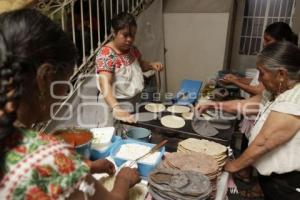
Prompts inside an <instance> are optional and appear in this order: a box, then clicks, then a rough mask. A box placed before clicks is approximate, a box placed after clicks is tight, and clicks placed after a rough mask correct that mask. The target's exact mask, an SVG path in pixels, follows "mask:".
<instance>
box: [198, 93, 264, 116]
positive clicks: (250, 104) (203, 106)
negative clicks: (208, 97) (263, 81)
mask: <svg viewBox="0 0 300 200" xmlns="http://www.w3.org/2000/svg"><path fill="white" fill-rule="evenodd" d="M261 98H262V96H261V95H256V96H253V97H251V98H249V99H245V100H231V101H219V102H217V101H214V102H208V103H199V104H198V105H197V106H196V110H198V111H199V112H200V113H202V112H204V111H205V110H207V109H209V108H214V109H219V110H223V111H225V112H229V113H234V114H238V113H242V114H243V115H251V114H257V113H258V112H259V105H260V102H261Z"/></svg>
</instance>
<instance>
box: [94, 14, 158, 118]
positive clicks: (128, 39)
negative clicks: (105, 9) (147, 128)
mask: <svg viewBox="0 0 300 200" xmlns="http://www.w3.org/2000/svg"><path fill="white" fill-rule="evenodd" d="M136 30H137V24H136V21H135V18H134V16H132V15H131V14H128V13H120V14H118V15H117V16H116V17H115V18H113V19H112V31H113V40H112V41H110V42H109V43H107V44H106V45H104V46H103V47H102V48H101V49H100V51H99V53H98V55H97V58H96V73H97V77H98V78H97V85H98V88H99V90H100V91H101V97H103V98H104V100H105V102H106V104H108V106H109V108H110V109H111V110H112V111H113V116H114V118H116V119H118V120H122V121H126V122H130V123H131V122H134V117H133V116H132V115H130V114H129V112H128V111H126V110H124V108H122V107H121V106H120V104H119V102H120V101H124V100H126V101H128V102H130V103H134V101H133V99H137V98H136V97H137V96H138V95H139V94H140V93H141V92H142V90H143V88H144V78H143V73H142V72H143V71H149V70H156V71H160V70H162V69H163V65H162V64H161V63H160V62H147V61H144V60H142V58H141V53H140V52H139V50H138V49H137V48H136V47H135V46H133V42H134V39H135V34H136ZM105 114H109V113H105ZM106 117H107V118H110V116H109V115H108V116H106Z"/></svg>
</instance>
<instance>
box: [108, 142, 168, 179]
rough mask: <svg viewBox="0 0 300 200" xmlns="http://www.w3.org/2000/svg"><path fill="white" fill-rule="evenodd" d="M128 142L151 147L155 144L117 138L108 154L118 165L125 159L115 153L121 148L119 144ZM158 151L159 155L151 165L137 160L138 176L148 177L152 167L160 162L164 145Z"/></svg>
mask: <svg viewBox="0 0 300 200" xmlns="http://www.w3.org/2000/svg"><path fill="white" fill-rule="evenodd" d="M128 143H135V144H141V145H145V146H148V147H153V146H155V144H151V143H146V142H140V141H137V140H132V139H127V140H119V141H118V142H116V144H115V145H114V146H113V147H112V149H111V152H110V156H111V157H112V158H113V159H114V161H115V163H116V165H117V166H118V167H120V166H121V165H122V164H124V163H125V162H126V161H128V160H125V159H122V158H118V157H116V156H115V155H116V154H117V153H118V151H119V150H120V148H121V145H123V144H128ZM159 152H160V156H159V157H158V158H157V160H156V162H155V163H154V164H153V165H150V164H146V163H140V162H137V164H138V171H139V173H140V176H142V177H148V174H149V173H150V172H151V171H152V170H154V168H155V167H156V166H157V165H158V164H159V163H160V161H161V158H162V156H163V155H164V153H165V147H162V148H160V150H159Z"/></svg>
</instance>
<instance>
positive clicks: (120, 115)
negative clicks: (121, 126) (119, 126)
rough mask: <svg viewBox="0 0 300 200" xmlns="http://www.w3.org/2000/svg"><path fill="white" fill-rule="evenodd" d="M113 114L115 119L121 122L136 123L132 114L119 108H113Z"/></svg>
mask: <svg viewBox="0 0 300 200" xmlns="http://www.w3.org/2000/svg"><path fill="white" fill-rule="evenodd" d="M113 116H114V118H115V119H117V120H120V121H123V122H128V123H136V120H135V119H134V116H133V115H131V114H130V113H129V112H127V111H125V110H123V109H120V108H116V109H113Z"/></svg>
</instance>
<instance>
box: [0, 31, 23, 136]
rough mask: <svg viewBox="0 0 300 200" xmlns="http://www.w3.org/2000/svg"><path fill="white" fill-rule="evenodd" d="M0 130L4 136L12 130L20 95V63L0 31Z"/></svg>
mask: <svg viewBox="0 0 300 200" xmlns="http://www.w3.org/2000/svg"><path fill="white" fill-rule="evenodd" d="M0 54H1V59H0V80H1V82H0V132H1V136H5V135H7V134H8V133H10V132H12V131H13V129H14V127H13V123H14V121H15V120H16V119H17V112H16V110H17V109H18V101H19V98H20V95H21V91H22V87H21V79H22V77H21V65H20V64H19V63H18V62H15V61H14V59H13V56H12V54H11V53H10V52H9V51H8V50H7V47H6V42H5V40H4V38H3V35H2V33H0Z"/></svg>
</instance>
